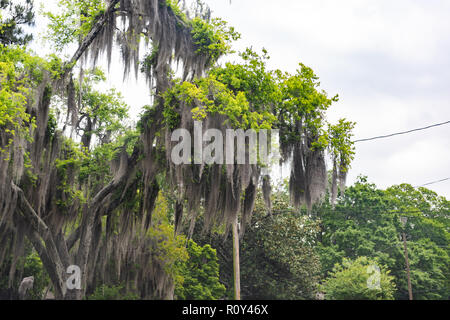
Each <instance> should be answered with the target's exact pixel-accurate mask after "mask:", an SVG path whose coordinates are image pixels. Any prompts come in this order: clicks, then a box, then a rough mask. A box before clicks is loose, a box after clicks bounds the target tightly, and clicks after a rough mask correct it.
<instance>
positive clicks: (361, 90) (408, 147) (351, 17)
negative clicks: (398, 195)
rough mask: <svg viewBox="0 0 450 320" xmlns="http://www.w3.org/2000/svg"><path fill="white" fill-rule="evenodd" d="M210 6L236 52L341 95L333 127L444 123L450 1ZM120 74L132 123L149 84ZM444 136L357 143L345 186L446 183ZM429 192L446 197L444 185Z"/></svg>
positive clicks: (448, 145) (437, 132)
mask: <svg viewBox="0 0 450 320" xmlns="http://www.w3.org/2000/svg"><path fill="white" fill-rule="evenodd" d="M40 2H43V1H40ZM55 2H56V1H55V0H48V1H45V2H44V3H45V6H46V7H47V8H49V7H53V6H54V5H55ZM206 2H207V3H208V4H209V5H210V7H211V8H212V10H213V15H214V16H217V17H221V18H223V19H224V20H226V21H228V22H229V23H230V24H231V25H232V26H234V27H235V28H236V29H237V31H239V32H240V33H241V34H242V39H241V40H239V41H238V43H237V44H236V49H239V50H240V49H243V48H245V47H249V46H253V48H254V49H256V50H260V49H261V48H262V47H265V48H266V49H267V50H268V51H269V54H270V56H271V62H270V67H272V68H278V69H282V70H285V71H289V72H292V73H293V72H295V70H296V68H297V66H298V63H299V62H303V63H304V64H306V65H308V66H310V67H312V68H313V69H314V71H315V72H316V74H317V75H318V76H319V77H320V79H321V84H322V88H323V89H324V90H326V91H327V92H328V93H329V95H330V96H331V95H334V94H336V93H337V94H339V96H340V101H339V102H338V103H336V104H334V106H333V107H332V108H331V109H330V112H329V119H330V120H331V121H335V120H337V119H339V118H342V117H345V118H347V119H349V120H352V121H355V122H357V125H356V128H355V131H354V133H355V139H360V138H369V137H373V136H378V135H384V134H390V133H394V132H399V131H404V130H409V129H414V128H418V127H424V126H427V125H431V124H434V123H439V122H444V121H447V120H450V19H449V13H450V1H448V0H395V1H391V0H339V1H336V0H276V1H274V0H239V1H237V0H232V1H231V3H230V1H228V0H206ZM38 23H42V21H41V20H38ZM113 59H114V60H116V59H117V60H118V59H119V57H118V55H116V56H114V57H113ZM117 62H119V61H117ZM121 74H122V71H121V69H120V64H119V63H115V62H113V67H112V77H111V80H110V82H109V84H110V85H112V86H116V87H117V88H118V89H119V90H121V91H122V92H123V94H124V96H125V98H126V100H127V102H128V103H129V104H130V105H131V106H132V114H133V115H134V116H136V115H137V114H138V113H139V112H140V108H141V107H142V106H143V105H145V104H148V103H149V100H148V90H147V86H146V84H145V83H144V81H142V80H140V81H138V82H136V81H135V80H134V79H130V80H129V81H127V82H126V83H125V84H123V83H122V75H121ZM449 137H450V125H447V126H442V127H438V128H434V129H430V130H427V131H421V132H417V133H412V134H409V135H404V136H397V137H393V138H389V139H383V140H376V141H371V142H363V143H359V144H357V146H356V158H355V161H354V162H353V164H352V169H351V171H350V175H349V180H348V183H349V184H351V183H353V182H354V181H355V179H356V177H357V176H358V175H360V174H362V175H367V176H368V177H369V180H370V181H372V182H374V183H375V184H377V186H379V187H381V188H385V187H388V186H390V185H394V184H400V183H403V182H406V183H410V184H412V185H414V186H416V185H422V184H425V183H428V182H432V181H436V180H440V179H443V178H447V177H450V166H449V163H450V139H449ZM429 188H430V189H432V190H434V191H436V192H438V193H439V194H441V195H443V196H446V197H447V198H448V199H450V181H446V182H442V183H439V184H435V185H432V186H429Z"/></svg>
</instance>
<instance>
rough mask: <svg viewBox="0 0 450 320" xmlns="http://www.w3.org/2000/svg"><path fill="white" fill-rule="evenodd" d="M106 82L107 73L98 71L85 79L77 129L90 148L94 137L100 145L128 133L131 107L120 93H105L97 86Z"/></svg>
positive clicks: (94, 70)
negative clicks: (127, 124)
mask: <svg viewBox="0 0 450 320" xmlns="http://www.w3.org/2000/svg"><path fill="white" fill-rule="evenodd" d="M105 80H106V77H105V74H104V73H103V71H101V70H100V69H98V68H95V69H93V70H90V71H89V72H87V73H86V75H85V77H84V78H83V84H82V87H81V106H79V110H78V112H79V115H80V118H79V120H78V124H77V127H76V130H77V131H78V133H79V134H80V135H81V137H82V140H81V141H82V143H83V145H84V146H85V147H86V148H90V146H91V141H92V137H93V136H96V137H97V138H98V140H99V142H100V144H103V143H109V142H110V140H112V139H113V138H117V137H118V136H119V135H120V134H122V133H124V131H125V125H124V121H125V119H126V118H127V117H128V109H129V107H128V105H127V104H126V103H125V102H124V101H123V97H122V95H121V93H120V92H117V91H116V90H115V89H109V90H108V91H106V92H101V91H98V90H96V89H95V87H96V86H97V85H98V84H100V83H102V82H104V81H105ZM75 88H76V92H77V95H78V94H80V87H79V85H78V83H77V84H76V85H75Z"/></svg>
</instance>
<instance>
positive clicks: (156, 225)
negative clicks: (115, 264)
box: [147, 193, 189, 286]
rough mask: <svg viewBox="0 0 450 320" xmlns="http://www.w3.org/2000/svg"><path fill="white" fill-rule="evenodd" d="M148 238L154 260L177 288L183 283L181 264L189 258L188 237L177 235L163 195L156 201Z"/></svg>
mask: <svg viewBox="0 0 450 320" xmlns="http://www.w3.org/2000/svg"><path fill="white" fill-rule="evenodd" d="M147 237H149V238H150V239H152V242H153V243H154V247H153V248H152V255H153V257H154V258H153V259H154V260H156V261H158V263H159V264H161V266H162V268H163V269H164V271H165V272H166V274H168V275H169V276H171V277H172V279H173V281H174V283H175V285H176V286H177V285H180V284H181V283H183V276H182V274H181V271H180V264H182V263H183V262H185V261H187V259H188V258H189V255H188V251H187V250H186V247H185V245H186V237H185V236H183V235H175V230H174V227H173V224H171V223H170V220H169V203H168V201H167V199H166V197H165V196H164V195H163V194H162V193H160V194H159V195H158V198H157V199H156V205H155V209H154V211H153V214H152V226H151V227H150V229H149V231H148V232H147Z"/></svg>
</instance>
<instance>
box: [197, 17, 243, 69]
mask: <svg viewBox="0 0 450 320" xmlns="http://www.w3.org/2000/svg"><path fill="white" fill-rule="evenodd" d="M190 25H191V26H192V30H191V34H192V39H193V40H194V43H195V44H196V45H197V46H198V49H197V53H204V54H206V55H208V56H210V57H211V63H210V65H213V64H214V63H215V62H216V61H217V60H218V59H219V58H220V57H221V56H223V55H225V54H227V53H230V52H231V45H230V43H231V42H232V41H236V40H238V39H239V38H240V36H241V35H240V34H239V33H237V32H236V31H235V30H234V28H233V27H229V26H228V24H227V23H226V22H225V21H224V20H222V19H219V18H215V19H212V20H211V21H210V22H207V21H205V20H204V19H202V18H199V17H196V18H194V19H192V20H191V21H190Z"/></svg>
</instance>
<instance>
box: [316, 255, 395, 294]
mask: <svg viewBox="0 0 450 320" xmlns="http://www.w3.org/2000/svg"><path fill="white" fill-rule="evenodd" d="M371 266H377V268H379V273H378V272H376V271H375V270H374V268H372V267H371ZM389 273H390V271H389V270H387V269H386V268H385V267H384V266H379V264H378V262H377V261H376V260H370V259H368V258H366V257H359V258H358V259H356V260H354V261H352V260H349V259H344V260H343V262H342V264H336V265H335V267H334V268H333V271H332V272H331V273H330V276H329V277H328V278H327V279H326V280H325V282H324V284H323V286H322V287H321V289H322V290H323V291H324V293H325V298H326V299H327V300H393V299H394V292H395V284H394V281H393V280H394V277H392V276H390V275H389Z"/></svg>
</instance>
